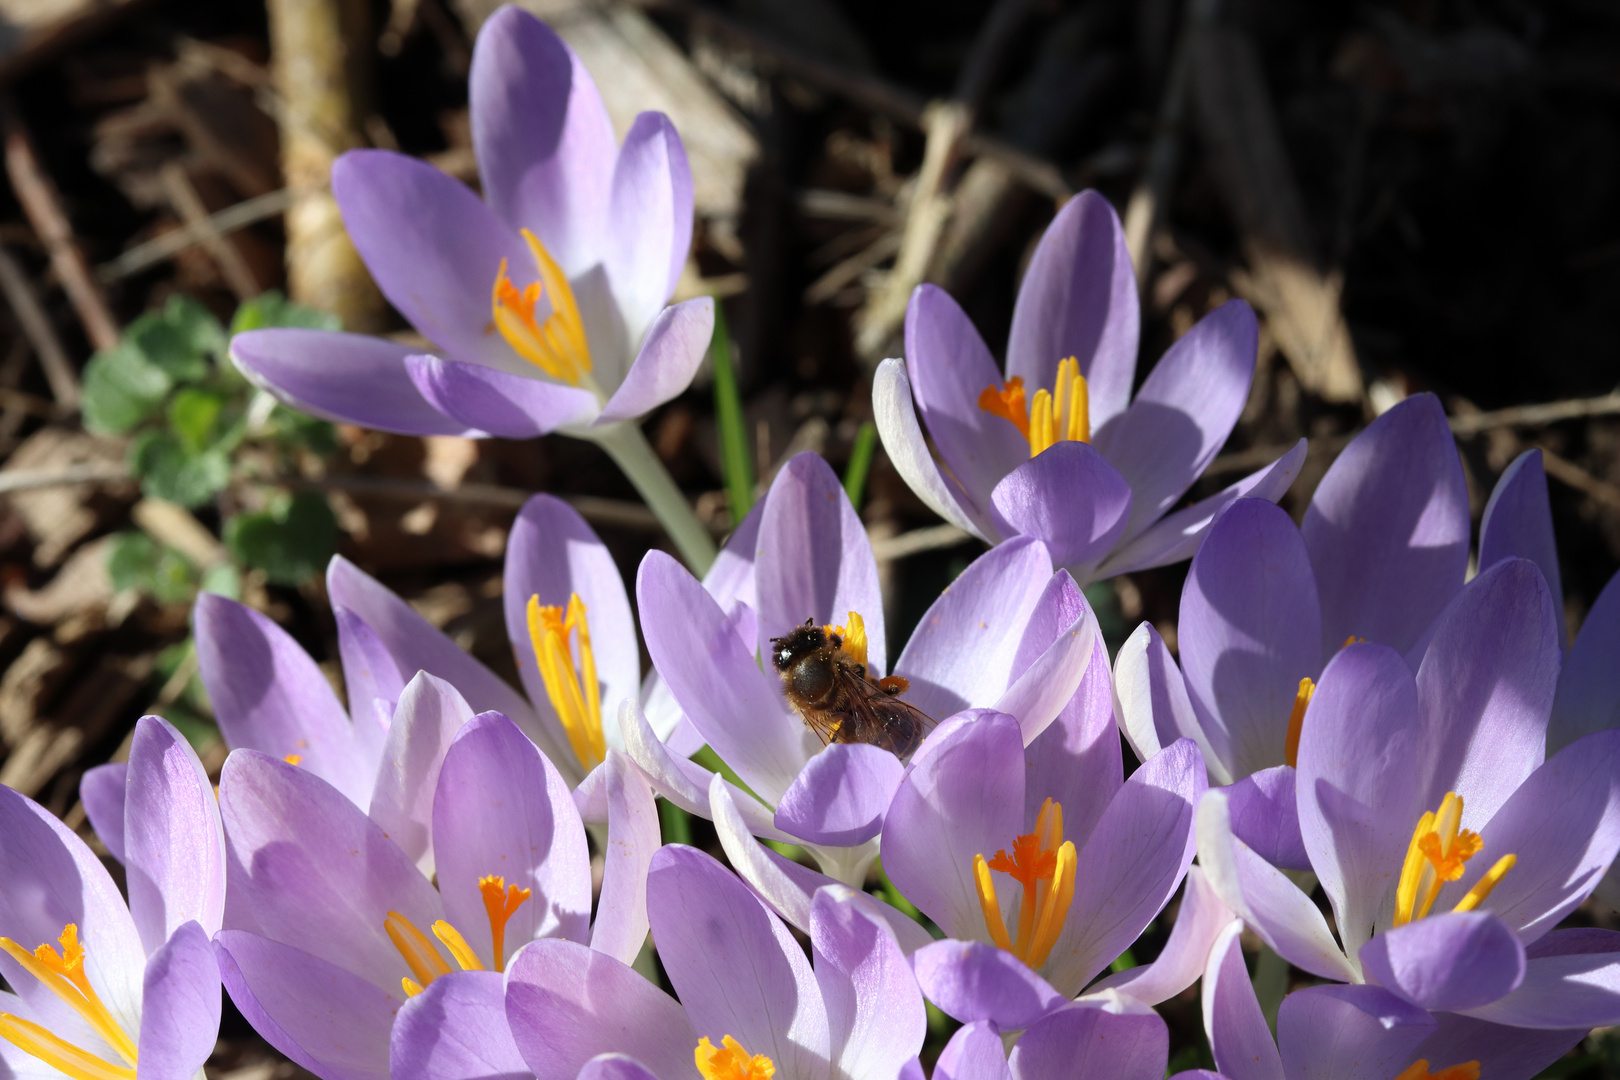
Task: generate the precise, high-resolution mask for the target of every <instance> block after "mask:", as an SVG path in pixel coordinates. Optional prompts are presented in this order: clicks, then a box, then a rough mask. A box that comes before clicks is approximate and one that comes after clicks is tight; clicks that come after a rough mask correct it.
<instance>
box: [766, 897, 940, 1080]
mask: <svg viewBox="0 0 1620 1080" xmlns="http://www.w3.org/2000/svg"><path fill="white" fill-rule="evenodd" d="M860 895H862V894H860V893H856V892H855V890H853V889H845V888H840V887H838V886H833V887H831V888H826V889H823V890H821V891H820V892H818V893H817V894H816V897H815V899H814V900H813V901H812V902H811V906H810V948H811V951H812V955H813V956H814V958H815V965H814V966H815V975H816V983H817V985H818V986H820V988H821V998H822V1001H823V1002H825V1004H826V1007H827V1026H828V1030H829V1032H830V1034H831V1037H832V1051H833V1055H832V1056H833V1061H834V1062H835V1063H836V1065H837V1067H838V1069H839V1070H840V1071H841V1072H842V1074H843V1075H844V1076H889V1075H897V1074H898V1073H899V1071H900V1069H901V1067H902V1066H903V1065H904V1064H905V1063H906V1062H907V1061H908V1060H909V1059H911V1058H914V1057H916V1056H917V1053H918V1052H919V1051H920V1050H921V1049H922V1044H923V1036H924V1035H925V1034H927V1030H928V1017H927V1014H926V1012H925V1011H924V1009H923V999H922V992H921V991H920V990H918V988H917V980H916V978H915V977H913V975H912V974H911V965H910V964H909V963H907V961H906V957H905V955H904V953H902V952H901V950H900V945H899V943H898V942H897V941H895V939H894V935H893V934H892V933H891V932H890V931H889V928H888V926H887V925H885V924H884V922H883V920H881V919H878V918H875V917H873V916H872V915H870V914H868V913H867V912H866V911H865V910H864V909H863V908H862V907H861V905H859V904H858V903H855V902H853V899H852V898H853V897H855V896H860ZM744 1045H745V1046H746V1045H747V1044H746V1043H744Z"/></svg>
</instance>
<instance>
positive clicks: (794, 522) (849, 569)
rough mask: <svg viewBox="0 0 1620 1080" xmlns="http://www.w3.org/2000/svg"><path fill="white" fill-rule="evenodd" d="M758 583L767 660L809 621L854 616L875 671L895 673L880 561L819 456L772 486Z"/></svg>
mask: <svg viewBox="0 0 1620 1080" xmlns="http://www.w3.org/2000/svg"><path fill="white" fill-rule="evenodd" d="M754 579H755V586H756V588H757V589H758V590H759V651H760V654H761V655H763V656H768V655H770V652H771V644H770V639H771V638H777V637H783V636H785V635H787V634H789V633H791V632H792V631H793V628H794V627H796V626H799V625H801V624H803V622H804V621H805V620H806V619H813V620H815V622H816V624H817V625H827V624H831V625H835V626H836V625H842V624H843V622H844V620H845V618H846V617H847V616H848V614H849V613H850V612H851V611H854V612H857V613H859V614H860V616H861V618H862V619H863V620H864V621H865V623H866V655H867V668H868V670H869V671H870V672H871V673H872V674H873V675H882V674H883V673H884V672H886V671H887V670H888V665H887V662H886V661H887V656H888V653H887V652H886V650H885V647H884V639H883V596H882V591H881V590H880V589H879V587H878V576H877V559H876V558H875V557H874V556H873V555H872V544H871V542H870V541H869V540H868V539H867V537H866V526H865V525H863V524H861V517H860V515H859V514H857V513H856V512H855V507H854V506H852V505H850V501H849V496H848V495H847V494H845V493H844V485H843V484H842V483H840V482H839V480H838V476H837V474H836V473H834V472H833V471H832V467H831V466H830V465H828V464H827V462H826V460H825V459H824V458H822V456H821V455H820V454H812V453H803V454H799V455H798V456H796V457H794V458H793V460H791V461H789V462H788V463H787V464H786V465H784V466H783V467H782V470H781V471H780V472H779V473H777V474H776V479H775V480H773V481H772V482H771V490H770V492H769V493H767V494H766V496H765V516H764V517H763V518H761V519H760V523H759V554H758V556H757V557H756V559H755V562H754ZM666 677H667V676H666Z"/></svg>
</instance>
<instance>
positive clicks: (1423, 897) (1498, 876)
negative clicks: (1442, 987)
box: [1395, 791, 1518, 926]
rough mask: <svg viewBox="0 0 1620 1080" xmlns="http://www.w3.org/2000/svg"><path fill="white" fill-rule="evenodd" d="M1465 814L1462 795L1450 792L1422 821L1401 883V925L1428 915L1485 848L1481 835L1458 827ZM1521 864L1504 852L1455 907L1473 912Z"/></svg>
mask: <svg viewBox="0 0 1620 1080" xmlns="http://www.w3.org/2000/svg"><path fill="white" fill-rule="evenodd" d="M1462 812H1463V801H1462V798H1461V797H1460V796H1459V795H1458V794H1457V793H1456V792H1454V791H1448V792H1447V793H1446V797H1445V798H1443V799H1441V800H1440V809H1439V810H1426V811H1424V813H1423V816H1422V817H1421V818H1419V819H1418V823H1417V828H1415V829H1413V830H1412V841H1411V843H1410V844H1409V845H1407V849H1406V861H1405V863H1404V864H1403V865H1402V866H1401V877H1400V881H1399V883H1398V884H1397V885H1396V886H1395V925H1396V926H1405V925H1406V924H1407V923H1409V922H1412V921H1413V920H1414V919H1421V918H1423V917H1424V916H1425V915H1427V914H1428V913H1429V911H1430V909H1431V908H1433V907H1434V901H1435V898H1436V897H1438V896H1439V895H1440V890H1441V888H1442V887H1444V886H1445V884H1446V882H1448V881H1456V880H1458V879H1460V878H1461V877H1462V876H1463V869H1464V865H1465V864H1466V863H1467V862H1468V860H1469V859H1472V858H1473V857H1474V856H1475V855H1478V854H1479V852H1480V850H1481V849H1482V848H1483V847H1484V846H1485V842H1484V841H1483V840H1481V839H1480V836H1479V834H1478V833H1476V832H1470V831H1469V830H1467V829H1458V827H1457V825H1458V823H1459V822H1460V821H1461V820H1462ZM1516 862H1518V856H1517V855H1503V856H1502V857H1501V858H1500V859H1498V860H1496V863H1495V864H1494V865H1493V866H1492V867H1491V868H1490V869H1489V870H1487V871H1486V872H1485V875H1484V876H1483V877H1481V878H1480V879H1479V880H1478V881H1477V882H1475V883H1474V887H1473V888H1471V889H1469V890H1468V892H1467V894H1466V895H1465V896H1464V897H1463V898H1462V899H1461V900H1459V901H1458V902H1457V906H1456V907H1455V908H1453V909H1452V910H1453V911H1473V910H1474V909H1475V908H1477V907H1479V905H1480V904H1482V903H1484V901H1485V898H1486V897H1488V896H1490V895H1491V890H1493V889H1495V888H1496V886H1497V883H1498V882H1500V881H1501V880H1502V878H1503V877H1505V876H1506V875H1507V872H1508V871H1509V870H1511V869H1513V864H1514V863H1516Z"/></svg>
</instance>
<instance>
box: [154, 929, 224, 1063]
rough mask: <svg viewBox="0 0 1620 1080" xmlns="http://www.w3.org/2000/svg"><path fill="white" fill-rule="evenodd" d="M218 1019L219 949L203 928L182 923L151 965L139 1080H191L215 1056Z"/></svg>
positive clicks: (155, 952) (156, 952) (160, 949)
mask: <svg viewBox="0 0 1620 1080" xmlns="http://www.w3.org/2000/svg"><path fill="white" fill-rule="evenodd" d="M216 929H217V927H216ZM219 1016H220V988H219V962H218V961H217V960H215V959H214V947H213V946H212V945H211V944H209V941H208V933H207V932H206V931H205V930H204V929H203V928H202V927H201V926H198V925H197V924H196V923H195V922H186V923H182V924H180V925H179V926H178V927H176V928H175V931H174V934H173V936H172V937H170V938H169V939H168V940H167V941H165V942H163V943H162V944H161V945H159V947H158V948H157V949H156V950H155V951H154V952H153V953H152V958H151V959H150V960H148V961H147V964H146V977H145V980H144V985H143V991H142V996H141V1032H140V1038H139V1041H138V1043H137V1046H138V1047H139V1049H140V1054H139V1060H137V1061H136V1063H135V1080H191V1077H193V1076H195V1075H196V1074H197V1070H199V1069H201V1068H202V1066H203V1062H205V1061H207V1060H208V1056H209V1055H210V1054H212V1053H213V1052H214V1043H215V1042H216V1041H217V1040H218V1039H219Z"/></svg>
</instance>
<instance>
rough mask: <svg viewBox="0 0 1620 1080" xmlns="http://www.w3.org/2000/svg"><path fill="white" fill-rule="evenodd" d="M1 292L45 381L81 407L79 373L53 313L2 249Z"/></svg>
mask: <svg viewBox="0 0 1620 1080" xmlns="http://www.w3.org/2000/svg"><path fill="white" fill-rule="evenodd" d="M0 291H3V292H4V293H5V294H6V302H7V303H9V304H10V305H11V310H12V313H13V314H15V315H16V316H17V323H18V325H20V326H21V327H22V331H23V333H24V334H26V335H27V337H28V343H29V344H30V345H32V346H33V347H34V352H35V354H36V355H38V356H39V364H40V367H42V368H44V369H45V381H46V382H48V383H49V384H50V386H51V394H52V396H54V397H55V398H56V401H57V404H59V405H61V406H63V407H64V408H68V409H76V408H78V406H79V376H78V374H77V373H76V372H75V371H74V370H73V362H72V361H70V360H69V359H68V355H67V350H66V349H64V348H62V342H61V339H60V338H58V337H57V336H56V329H55V327H53V326H51V319H50V316H49V315H47V314H46V313H45V308H44V307H43V306H42V305H41V304H40V302H39V297H38V296H36V295H34V286H33V285H32V284H31V283H30V282H29V280H28V275H27V274H24V273H23V270H22V267H20V266H18V265H17V260H15V259H13V258H12V257H11V256H10V255H9V254H8V253H6V252H5V251H4V250H0ZM8 407H9V403H8Z"/></svg>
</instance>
